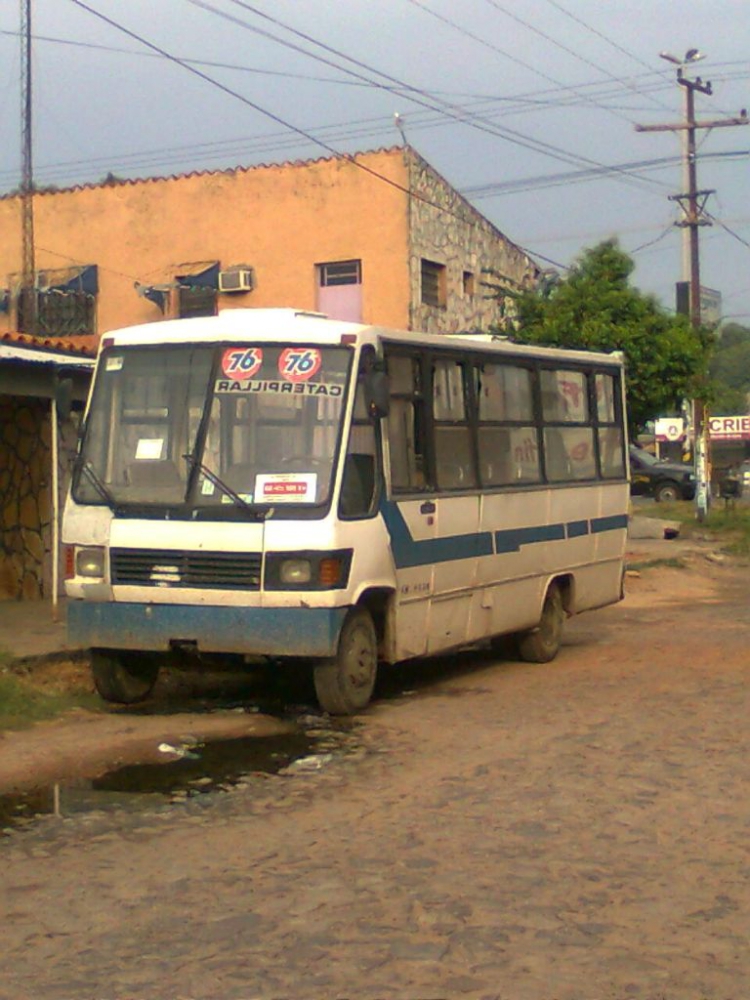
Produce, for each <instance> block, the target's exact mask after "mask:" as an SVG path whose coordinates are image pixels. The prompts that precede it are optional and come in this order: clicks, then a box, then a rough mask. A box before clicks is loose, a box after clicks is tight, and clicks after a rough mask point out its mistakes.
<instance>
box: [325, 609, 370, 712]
mask: <svg viewBox="0 0 750 1000" xmlns="http://www.w3.org/2000/svg"><path fill="white" fill-rule="evenodd" d="M377 671H378V639H377V635H376V633H375V626H374V624H373V621H372V617H371V615H370V613H369V611H366V610H365V609H364V608H352V609H351V610H350V611H349V613H348V614H347V616H346V618H345V619H344V624H343V625H342V627H341V633H340V635H339V644H338V649H337V651H336V655H335V656H334V657H332V658H331V659H330V660H324V661H323V662H322V663H318V664H316V665H315V667H314V668H313V680H314V682H315V693H316V695H317V696H318V702H319V704H320V707H321V708H322V709H323V710H324V711H325V712H329V713H330V714H331V715H352V714H353V713H354V712H359V711H361V710H362V709H363V708H365V707H366V706H367V705H368V703H369V701H370V698H371V697H372V692H373V689H374V687H375V678H376V676H377Z"/></svg>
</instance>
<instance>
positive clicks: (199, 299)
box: [177, 285, 216, 319]
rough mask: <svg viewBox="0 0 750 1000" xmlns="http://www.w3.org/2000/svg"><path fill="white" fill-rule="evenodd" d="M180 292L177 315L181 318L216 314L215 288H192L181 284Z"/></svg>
mask: <svg viewBox="0 0 750 1000" xmlns="http://www.w3.org/2000/svg"><path fill="white" fill-rule="evenodd" d="M178 292H179V301H178V307H177V308H178V312H177V315H178V317H179V318H180V319H190V318H191V317H194V316H215V315H216V289H215V288H205V287H204V288H191V287H190V286H185V285H181V286H180V287H179V289H178Z"/></svg>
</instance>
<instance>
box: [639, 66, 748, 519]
mask: <svg viewBox="0 0 750 1000" xmlns="http://www.w3.org/2000/svg"><path fill="white" fill-rule="evenodd" d="M660 55H661V57H662V59H666V60H668V62H671V63H675V64H676V65H677V83H678V84H679V86H681V87H684V88H685V117H684V120H683V121H681V122H676V123H671V124H666V125H636V127H635V128H636V131H637V132H682V133H683V135H684V136H685V141H684V142H683V177H684V180H685V182H686V187H687V191H684V192H682V193H681V194H678V195H672V196H671V199H670V200H672V201H676V202H678V204H679V205H680V207H681V209H682V213H683V215H682V218H681V219H680V220H679V221H678V222H677V223H676V225H678V226H681V227H684V228H685V230H686V232H687V233H688V240H687V241H685V242H683V278H684V279H685V280H687V281H688V282H689V289H690V295H689V299H690V324H691V326H692V327H693V329H694V330H696V331H698V330H700V327H701V323H702V317H701V281H700V252H699V245H698V232H699V227H700V226H710V225H711V222H710V220H709V219H708V218H707V217H706V215H705V207H706V202H707V201H708V199H709V197H710V196H711V195H712V194H713V191H708V190H706V191H701V190H699V189H698V172H697V153H696V143H695V133H696V131H697V130H698V129H713V128H728V127H731V126H735V125H747V124H748V117H747V112H746V111H745V110H744V109H743V110H742V111H741V113H740V115H739V116H738V117H736V118H722V119H712V120H705V121H700V122H698V121H696V119H695V92H696V90H697V91H699V92H700V93H701V94H711V93H712V90H711V84H710V83H708V82H706V83H704V82H703V81H702V80H701V78H700V77H697V78H696V79H695V80H690V79H688V78H687V77H686V76H685V65H687V64H690V63H694V62H697V61H698V60H699V59H702V58H703V56H702V55H701V53H700V52H699V51H698V49H688V51H687V52H686V53H685V56H684V58H683V59H678V58H677V57H676V56H673V55H671V54H670V53H668V52H662V53H660ZM685 270H687V271H688V273H687V274H685V273H684V271H685ZM693 436H694V440H695V448H694V460H695V480H696V492H695V503H696V514H697V517H698V520H699V521H703V520H704V519H705V517H706V514H707V513H708V508H709V504H710V478H711V470H710V461H709V445H710V442H709V438H708V412H707V410H706V407H705V404H704V403H703V400H700V399H695V400H693Z"/></svg>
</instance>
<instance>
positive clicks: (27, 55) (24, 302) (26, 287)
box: [16, 0, 37, 335]
mask: <svg viewBox="0 0 750 1000" xmlns="http://www.w3.org/2000/svg"><path fill="white" fill-rule="evenodd" d="M20 2H21V288H20V290H19V294H18V300H17V311H16V315H17V317H18V318H19V319H20V318H21V317H22V316H23V326H24V330H23V332H24V333H30V334H32V335H36V333H37V301H36V267H35V262H34V167H33V158H32V148H33V146H32V130H31V109H32V100H31V0H20ZM18 325H19V326H20V325H21V324H20V323H19V324H18Z"/></svg>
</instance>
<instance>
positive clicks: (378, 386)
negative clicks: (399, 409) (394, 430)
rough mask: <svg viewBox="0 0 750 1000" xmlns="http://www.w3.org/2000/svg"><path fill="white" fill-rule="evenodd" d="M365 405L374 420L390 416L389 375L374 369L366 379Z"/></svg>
mask: <svg viewBox="0 0 750 1000" xmlns="http://www.w3.org/2000/svg"><path fill="white" fill-rule="evenodd" d="M365 403H366V405H367V412H368V414H369V415H370V418H371V419H372V420H382V418H383V417H387V416H388V410H389V409H390V403H391V383H390V379H389V378H388V375H387V374H386V373H385V372H384V371H382V370H380V369H377V368H372V369H371V370H370V371H369V372H368V373H367V377H366V379H365Z"/></svg>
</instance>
